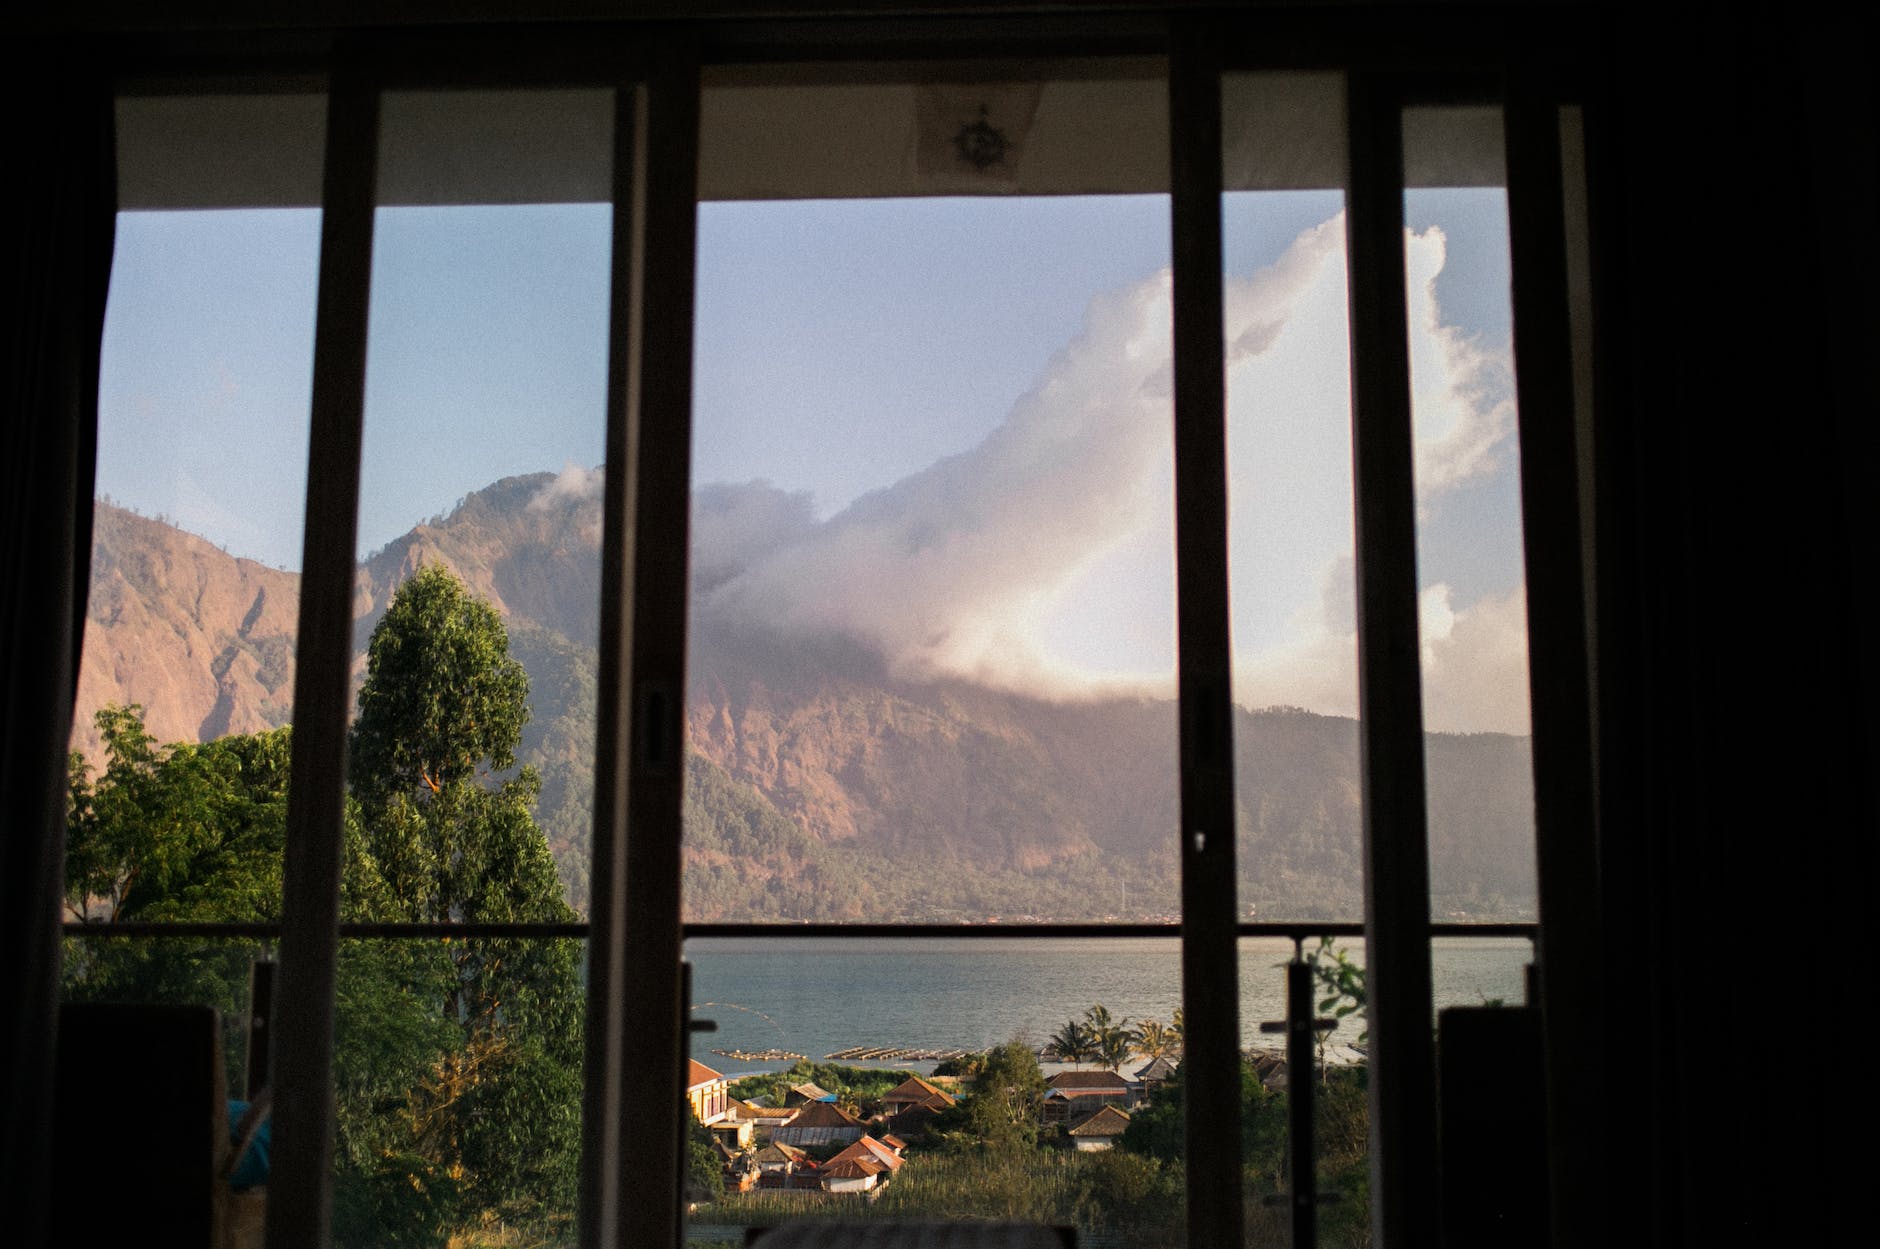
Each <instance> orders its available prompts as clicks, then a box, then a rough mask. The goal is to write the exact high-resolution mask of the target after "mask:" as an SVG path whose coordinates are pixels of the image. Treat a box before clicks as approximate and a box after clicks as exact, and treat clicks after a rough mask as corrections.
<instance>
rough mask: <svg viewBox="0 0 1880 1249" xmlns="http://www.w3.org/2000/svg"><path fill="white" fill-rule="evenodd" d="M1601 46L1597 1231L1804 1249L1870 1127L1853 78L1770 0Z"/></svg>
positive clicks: (1868, 267) (1868, 404) (1873, 209)
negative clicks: (1606, 1214) (1604, 1174)
mask: <svg viewBox="0 0 1880 1249" xmlns="http://www.w3.org/2000/svg"><path fill="white" fill-rule="evenodd" d="M1610 36H1611V41H1610V49H1611V53H1612V62H1611V73H1610V76H1609V77H1608V79H1607V86H1608V88H1609V94H1608V95H1607V97H1606V99H1605V102H1604V103H1605V108H1604V115H1603V118H1602V119H1601V121H1602V127H1601V129H1599V130H1598V131H1597V132H1596V135H1595V138H1594V141H1595V142H1596V143H1598V144H1599V145H1600V151H1599V154H1598V155H1597V156H1596V160H1597V164H1596V167H1595V170H1594V178H1595V194H1596V197H1597V198H1596V208H1597V209H1598V210H1599V211H1600V212H1601V214H1602V225H1603V229H1602V231H1601V234H1600V237H1599V238H1598V239H1597V240H1596V241H1597V243H1598V244H1599V245H1600V246H1601V248H1602V252H1603V255H1602V257H1601V260H1602V263H1603V271H1602V272H1601V273H1600V275H1599V276H1600V277H1601V278H1602V279H1603V280H1604V281H1603V288H1604V290H1605V293H1606V296H1607V303H1606V304H1605V305H1604V309H1603V310H1604V311H1605V312H1607V313H1608V318H1607V323H1606V324H1605V325H1604V326H1603V327H1602V340H1603V341H1602V342H1601V344H1600V345H1601V347H1602V348H1603V349H1604V352H1605V359H1604V361H1603V363H1604V365H1605V366H1606V369H1605V373H1604V375H1603V377H1602V383H1603V385H1602V389H1601V391H1600V395H1599V398H1600V400H1601V403H1602V406H1603V412H1602V421H1601V427H1600V438H1601V448H1600V450H1601V461H1602V470H1603V474H1604V481H1603V482H1602V487H1601V498H1602V504H1603V511H1602V516H1601V527H1600V532H1599V540H1600V550H1601V559H1602V575H1603V585H1602V590H1601V598H1602V603H1603V604H1604V606H1605V608H1606V612H1605V619H1604V620H1603V621H1602V639H1601V641H1602V645H1601V660H1602V671H1601V688H1602V692H1603V694H1604V706H1603V709H1602V710H1603V716H1602V731H1603V733H1604V740H1603V742H1602V746H1603V750H1602V765H1603V766H1602V778H1603V781H1604V788H1603V794H1602V799H1603V803H1602V807H1603V809H1602V824H1603V827H1602V845H1601V851H1602V867H1603V871H1604V882H1605V895H1604V898H1603V901H1604V904H1605V908H1606V910H1605V920H1606V928H1607V934H1608V941H1609V951H1610V957H1609V967H1608V974H1607V978H1606V983H1607V989H1608V998H1607V1002H1606V1015H1607V1018H1606V1020H1605V1026H1606V1033H1607V1036H1608V1038H1609V1042H1610V1050H1609V1056H1608V1071H1609V1074H1610V1079H1611V1084H1612V1089H1611V1095H1610V1098H1609V1101H1608V1104H1607V1107H1606V1114H1607V1118H1608V1120H1609V1122H1610V1131H1609V1133H1608V1138H1609V1148H1610V1150H1611V1155H1610V1158H1611V1175H1610V1184H1611V1187H1610V1188H1609V1191H1611V1192H1613V1193H1615V1194H1618V1195H1620V1198H1619V1200H1618V1201H1617V1203H1616V1205H1615V1210H1614V1215H1615V1218H1616V1222H1615V1231H1616V1232H1617V1231H1623V1232H1624V1233H1625V1234H1626V1239H1627V1240H1628V1241H1632V1242H1634V1243H1649V1244H1688V1245H1708V1244H1724V1243H1735V1237H1736V1236H1737V1235H1738V1234H1740V1233H1742V1232H1743V1231H1745V1230H1746V1229H1749V1228H1759V1229H1762V1231H1763V1233H1764V1234H1765V1235H1766V1236H1767V1237H1768V1239H1767V1243H1809V1240H1810V1239H1811V1235H1810V1229H1811V1227H1812V1228H1813V1230H1814V1231H1815V1232H1816V1233H1819V1232H1820V1231H1821V1230H1822V1229H1820V1228H1819V1227H1814V1225H1817V1224H1820V1223H1823V1222H1833V1221H1835V1220H1837V1219H1851V1218H1852V1217H1853V1216H1854V1215H1855V1214H1856V1213H1857V1212H1858V1211H1859V1209H1860V1207H1862V1206H1864V1204H1865V1201H1864V1199H1862V1198H1860V1197H1858V1196H1856V1195H1854V1194H1853V1193H1852V1192H1850V1190H1849V1188H1848V1187H1847V1185H1846V1183H1845V1180H1846V1179H1847V1178H1849V1177H1851V1176H1852V1175H1855V1174H1860V1173H1862V1172H1863V1171H1864V1169H1865V1166H1866V1163H1867V1162H1868V1161H1869V1160H1870V1158H1871V1153H1870V1147H1869V1146H1867V1145H1866V1144H1865V1143H1864V1141H1863V1143H1862V1144H1861V1145H1859V1146H1857V1149H1858V1150H1860V1151H1862V1152H1861V1153H1858V1154H1856V1155H1854V1156H1849V1154H1848V1152H1847V1149H1846V1147H1845V1146H1843V1145H1840V1144H1837V1143H1834V1138H1833V1137H1832V1136H1831V1135H1830V1133H1831V1130H1832V1129H1835V1128H1837V1127H1840V1128H1844V1127H1847V1126H1849V1125H1866V1124H1870V1123H1871V1122H1872V1121H1873V1109H1874V1103H1873V1096H1872V1093H1871V1088H1870V1085H1869V1082H1868V1081H1867V1080H1866V1079H1865V1076H1864V1074H1863V1068H1864V1066H1865V1063H1864V1062H1863V1061H1862V1060H1861V1057H1860V1055H1859V1050H1858V1045H1857V1043H1856V1038H1857V1037H1858V1036H1859V1035H1860V1031H1859V1025H1858V1024H1857V1023H1855V1022H1854V1020H1855V1019H1856V1018H1857V1016H1856V1015H1855V1014H1853V1012H1857V1011H1859V1010H1861V1008H1863V1007H1864V1006H1866V1005H1868V999H1869V998H1870V996H1871V992H1872V990H1871V984H1872V980H1871V978H1870V977H1869V976H1868V975H1866V974H1864V973H1863V971H1862V967H1863V964H1864V961H1865V960H1864V957H1863V955H1864V950H1863V942H1862V941H1861V939H1860V938H1861V937H1862V935H1863V934H1864V932H1865V930H1866V928H1867V924H1866V922H1865V918H1864V915H1865V912H1866V911H1867V910H1868V907H1869V902H1868V898H1867V894H1868V892H1869V890H1870V887H1871V881H1872V849H1871V844H1872V839H1873V836H1874V834H1875V833H1876V831H1880V816H1877V815H1876V807H1875V801H1874V789H1873V786H1874V780H1875V777H1876V775H1880V770H1877V769H1876V767H1875V763H1876V757H1875V749H1876V748H1875V737H1874V729H1873V711H1872V709H1873V707H1874V705H1875V701H1874V700H1875V672H1874V667H1875V665H1874V655H1873V650H1872V646H1873V642H1874V639H1875V630H1874V628H1873V624H1872V620H1873V618H1872V616H1871V615H1869V614H1867V612H1866V611H1865V610H1863V608H1862V607H1861V605H1860V595H1861V592H1862V591H1863V590H1864V589H1866V588H1867V587H1866V586H1865V585H1864V584H1863V583H1864V582H1866V581H1867V580H1868V579H1869V577H1870V575H1871V573H1872V571H1873V569H1874V567H1875V559H1874V551H1875V545H1874V540H1875V537H1876V533H1875V528H1876V514H1877V510H1876V507H1875V501H1874V498H1875V496H1874V494H1873V490H1872V486H1871V485H1870V482H1869V479H1870V478H1871V476H1872V473H1873V469H1874V466H1875V464H1876V462H1877V461H1876V455H1875V451H1876V446H1875V435H1874V429H1873V418H1874V416H1875V414H1876V413H1877V412H1880V403H1877V402H1876V394H1875V370H1874V364H1873V352H1874V344H1875V342H1876V341H1880V340H1877V339H1876V333H1875V331H1876V329H1877V328H1880V327H1877V326H1876V322H1875V314H1874V302H1873V301H1874V292H1875V281H1876V277H1880V268H1877V266H1876V251H1875V242H1874V233H1873V232H1874V226H1875V223H1876V222H1880V205H1877V204H1876V198H1875V169H1876V147H1875V138H1874V135H1875V130H1874V121H1875V115H1876V114H1875V98H1874V85H1873V84H1874V81H1875V79H1874V76H1873V73H1872V68H1871V66H1870V65H1868V64H1865V63H1864V61H1863V56H1862V53H1861V48H1862V45H1863V41H1862V40H1861V39H1860V38H1858V37H1857V36H1856V34H1855V31H1854V30H1853V28H1852V26H1851V25H1847V24H1845V23H1843V22H1840V21H1836V20H1832V19H1825V18H1820V17H1817V16H1815V15H1812V14H1810V13H1808V12H1806V11H1805V10H1798V9H1795V8H1792V7H1791V8H1788V9H1785V10H1782V11H1780V12H1777V11H1776V10H1774V9H1770V10H1746V11H1741V12H1737V13H1734V14H1717V13H1709V12H1706V13H1703V14H1695V13H1691V14H1681V15H1678V20H1670V19H1669V18H1667V19H1662V20H1659V21H1654V22H1643V21H1633V20H1623V19H1622V20H1617V21H1615V22H1614V23H1613V25H1612V27H1611V29H1610ZM1867 46H1869V47H1870V46H1871V44H1870V43H1869V44H1868V45H1867ZM1752 1029H1753V1030H1754V1033H1755V1035H1758V1036H1762V1037H1769V1036H1771V1035H1774V1036H1775V1037H1776V1038H1777V1039H1776V1040H1774V1041H1772V1042H1771V1041H1759V1042H1757V1043H1754V1044H1751V1043H1749V1042H1747V1041H1746V1040H1745V1037H1746V1036H1748V1035H1749V1034H1750V1032H1751V1030H1752ZM1857 1130H1861V1129H1857ZM1863 1135H1864V1133H1863Z"/></svg>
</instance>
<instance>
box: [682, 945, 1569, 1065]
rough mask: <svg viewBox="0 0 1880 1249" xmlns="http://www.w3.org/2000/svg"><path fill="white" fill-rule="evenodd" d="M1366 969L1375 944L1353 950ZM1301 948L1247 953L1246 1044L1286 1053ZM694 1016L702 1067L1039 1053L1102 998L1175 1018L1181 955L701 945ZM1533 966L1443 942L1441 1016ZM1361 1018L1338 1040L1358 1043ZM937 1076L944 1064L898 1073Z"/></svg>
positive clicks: (1519, 951) (1512, 994)
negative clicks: (1289, 989)
mask: <svg viewBox="0 0 1880 1249" xmlns="http://www.w3.org/2000/svg"><path fill="white" fill-rule="evenodd" d="M1341 944H1343V945H1345V946H1346V948H1348V949H1349V950H1350V951H1351V953H1352V956H1353V957H1354V958H1355V959H1356V960H1357V961H1359V962H1363V954H1364V947H1363V943H1362V942H1357V941H1353V942H1349V943H1341ZM1291 956H1292V943H1291V942H1289V941H1286V940H1284V939H1281V938H1267V937H1250V938H1246V939H1243V940H1242V941H1241V943H1240V1013H1241V1036H1242V1044H1243V1045H1244V1046H1246V1047H1248V1048H1255V1047H1259V1048H1275V1047H1277V1046H1278V1044H1279V1043H1280V1041H1281V1038H1279V1037H1275V1036H1262V1035H1261V1034H1260V1023H1261V1021H1263V1020H1269V1019H1280V1018H1283V1017H1284V1015H1285V973H1284V971H1283V970H1282V969H1281V967H1280V964H1283V963H1284V962H1285V961H1286V960H1287V959H1289V958H1290V957H1291ZM686 957H687V958H689V959H690V960H691V962H692V965H693V985H692V1000H693V1002H694V1003H695V1004H696V1005H695V1009H694V1012H693V1017H694V1018H696V1019H712V1020H716V1021H717V1023H718V1031H717V1032H715V1033H706V1034H701V1035H699V1036H697V1037H695V1039H694V1040H693V1053H694V1055H695V1056H696V1057H697V1058H698V1059H699V1060H700V1061H702V1062H705V1063H707V1064H709V1065H710V1066H712V1067H715V1068H716V1069H717V1070H719V1071H723V1072H726V1073H728V1074H730V1073H737V1072H745V1071H758V1070H774V1069H776V1068H778V1067H781V1066H784V1065H787V1064H782V1063H762V1062H752V1061H745V1060H738V1059H732V1058H725V1057H722V1056H720V1055H717V1054H713V1053H712V1052H711V1051H712V1050H713V1049H742V1050H765V1049H784V1050H791V1051H794V1052H796V1053H799V1054H805V1055H808V1056H809V1057H810V1058H812V1059H818V1060H820V1059H822V1058H823V1057H824V1056H825V1055H827V1054H830V1053H833V1052H834V1051H836V1050H839V1049H846V1048H848V1047H851V1046H857V1045H875V1046H897V1047H921V1048H935V1049H937V1048H943V1047H959V1048H962V1049H985V1048H986V1047H988V1046H992V1045H996V1044H998V1043H1000V1042H1002V1041H1006V1040H1010V1039H1011V1038H1013V1037H1018V1038H1021V1039H1023V1040H1025V1041H1026V1042H1028V1043H1030V1044H1032V1045H1034V1046H1036V1045H1039V1044H1042V1043H1043V1042H1044V1040H1045V1039H1046V1038H1047V1037H1048V1036H1049V1035H1050V1034H1051V1033H1052V1032H1055V1031H1056V1030H1057V1029H1058V1028H1060V1027H1062V1026H1063V1025H1064V1023H1065V1021H1067V1020H1069V1019H1073V1018H1076V1017H1078V1016H1081V1015H1082V1013H1083V1012H1084V1010H1085V1008H1087V1007H1089V1006H1090V1005H1092V1004H1093V1003H1096V1002H1101V1003H1102V1004H1103V1005H1105V1006H1107V1007H1108V1008H1109V1010H1110V1013H1111V1014H1112V1015H1115V1016H1117V1017H1118V1018H1128V1019H1140V1018H1143V1017H1145V1016H1146V1017H1153V1018H1156V1019H1159V1020H1161V1021H1163V1022H1164V1023H1166V1022H1168V1020H1169V1019H1170V1017H1171V1016H1172V1015H1173V1014H1174V1011H1175V1008H1176V1007H1177V1006H1178V1005H1180V1003H1181V965H1180V950H1179V946H1178V944H1177V943H1176V942H1174V941H1170V940H1163V939H1159V938H1098V939H1093V940H1088V941H1080V940H1063V939H1052V940H1024V939H1019V940H1006V939H987V938H959V939H951V940H949V939H939V940H905V939H895V940H886V939H872V938H870V939H857V940H836V939H821V938H817V939H771V938H766V939H744V938H701V939H699V940H695V941H690V942H687V943H686ZM1531 957H1532V954H1531V948H1530V946H1529V943H1528V942H1527V941H1525V940H1523V939H1520V938H1513V939H1508V938H1482V939H1464V938H1443V939H1440V940H1438V941H1436V942H1435V943H1434V944H1433V946H1432V963H1433V969H1434V975H1435V988H1436V1004H1437V1006H1438V1007H1439V1008H1440V1007H1443V1006H1456V1005H1479V1004H1481V1003H1482V1002H1483V1001H1484V1000H1486V999H1489V998H1500V999H1503V1000H1505V1001H1508V1002H1510V1003H1514V1002H1519V1001H1521V1000H1522V997H1523V989H1522V976H1523V968H1524V967H1525V966H1526V964H1527V963H1528V961H1529V960H1530V958H1531ZM1356 1020H1357V1017H1355V1016H1354V1017H1353V1018H1352V1019H1347V1020H1346V1021H1345V1022H1344V1024H1342V1025H1341V1026H1340V1028H1339V1029H1338V1031H1337V1032H1336V1033H1335V1034H1334V1037H1335V1039H1338V1040H1342V1041H1344V1042H1347V1043H1349V1042H1351V1041H1355V1040H1356V1039H1357V1037H1358V1034H1359V1032H1360V1031H1362V1029H1363V1025H1362V1023H1359V1022H1356ZM891 1065H893V1066H897V1067H909V1068H914V1069H930V1068H931V1067H932V1064H931V1063H928V1064H920V1063H894V1064H891Z"/></svg>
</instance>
